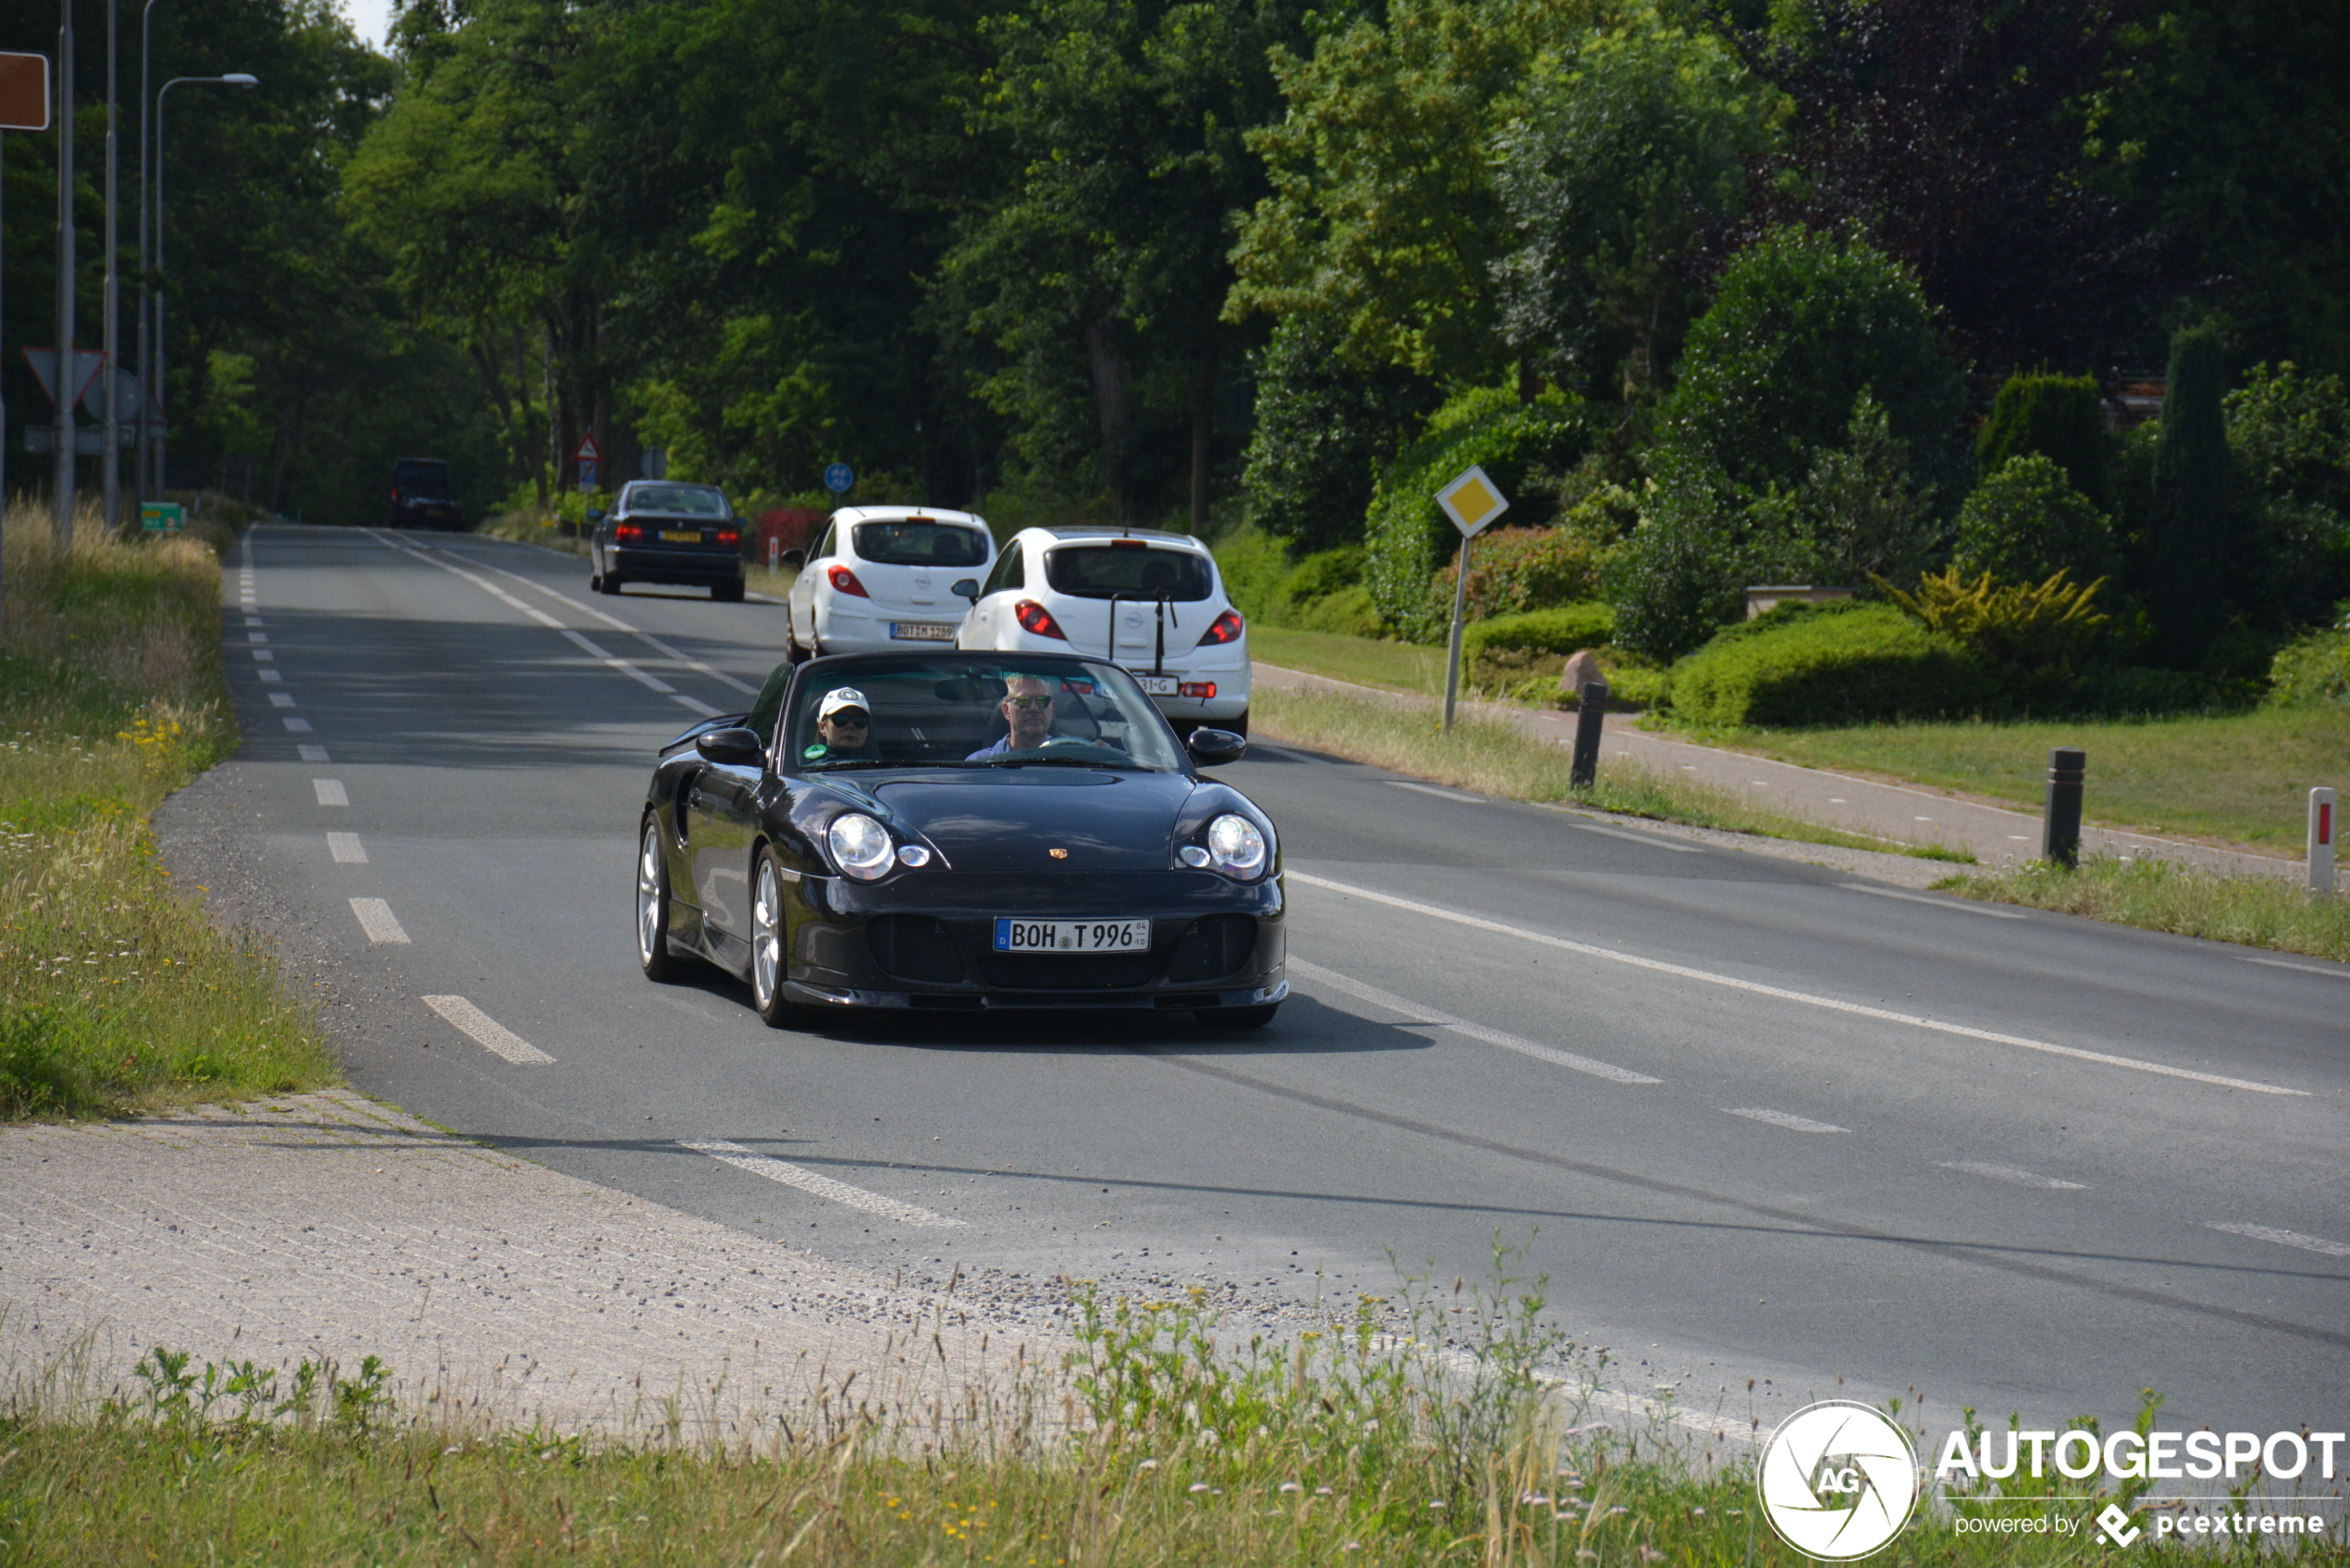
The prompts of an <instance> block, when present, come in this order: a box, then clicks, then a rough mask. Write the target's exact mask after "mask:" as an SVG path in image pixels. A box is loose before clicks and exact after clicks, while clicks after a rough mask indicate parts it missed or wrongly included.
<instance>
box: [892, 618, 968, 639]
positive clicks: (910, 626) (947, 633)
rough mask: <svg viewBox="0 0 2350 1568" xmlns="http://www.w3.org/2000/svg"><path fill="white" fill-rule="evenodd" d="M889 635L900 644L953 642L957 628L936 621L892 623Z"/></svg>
mask: <svg viewBox="0 0 2350 1568" xmlns="http://www.w3.org/2000/svg"><path fill="white" fill-rule="evenodd" d="M889 635H890V636H893V637H896V638H897V639H898V640H899V641H900V642H953V641H954V640H955V626H954V625H953V623H939V622H936V621H892V622H891V623H889Z"/></svg>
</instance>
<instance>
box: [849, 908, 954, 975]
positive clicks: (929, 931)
mask: <svg viewBox="0 0 2350 1568" xmlns="http://www.w3.org/2000/svg"><path fill="white" fill-rule="evenodd" d="M865 940H866V941H867V942H868V943H870V944H871V945H872V950H873V962H874V963H876V964H879V965H880V966H881V967H882V969H883V971H884V973H888V974H893V975H896V976H897V978H898V979H900V980H918V981H926V982H929V983H931V984H933V985H954V984H956V983H958V982H960V981H961V980H962V978H963V956H962V955H961V954H960V953H958V952H957V951H956V950H955V939H954V938H953V937H952V936H950V935H948V934H947V932H946V926H945V925H943V924H941V923H940V922H939V921H937V920H933V919H931V917H930V916H928V915H884V916H882V917H881V918H880V919H879V920H874V921H873V922H872V923H871V924H870V925H868V926H866V928H865Z"/></svg>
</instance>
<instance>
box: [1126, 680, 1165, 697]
mask: <svg viewBox="0 0 2350 1568" xmlns="http://www.w3.org/2000/svg"><path fill="white" fill-rule="evenodd" d="M1134 682H1135V684H1136V685H1139V686H1141V687H1142V688H1143V691H1144V694H1145V695H1147V696H1150V697H1173V696H1174V695H1175V677H1174V676H1172V675H1137V676H1135V677H1134Z"/></svg>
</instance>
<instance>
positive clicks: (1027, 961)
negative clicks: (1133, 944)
mask: <svg viewBox="0 0 2350 1568" xmlns="http://www.w3.org/2000/svg"><path fill="white" fill-rule="evenodd" d="M1157 968H1158V960H1157V959H1156V957H1152V956H1151V955H1150V954H1148V953H997V954H990V955H989V956H988V957H984V958H982V959H981V960H980V961H979V978H980V982H981V983H982V984H983V985H985V986H986V987H987V988H988V989H989V990H990V991H1135V990H1139V989H1141V988H1142V987H1143V986H1145V985H1148V984H1149V983H1150V982H1151V977H1152V975H1153V974H1154V973H1156V970H1157Z"/></svg>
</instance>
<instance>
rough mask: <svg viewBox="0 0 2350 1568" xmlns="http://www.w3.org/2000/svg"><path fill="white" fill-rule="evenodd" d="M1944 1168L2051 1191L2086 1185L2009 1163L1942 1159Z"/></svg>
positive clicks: (2080, 1188) (2081, 1188) (2079, 1189)
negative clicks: (1991, 1163) (1999, 1163)
mask: <svg viewBox="0 0 2350 1568" xmlns="http://www.w3.org/2000/svg"><path fill="white" fill-rule="evenodd" d="M1937 1163H1938V1164H1939V1165H1940V1166H1941V1167H1942V1168H1943V1169H1944V1170H1962V1171H1964V1172H1966V1174H1967V1175H1969V1176H1987V1177H1989V1178H1990V1179H1992V1180H1994V1181H2012V1182H2014V1183H2015V1184H2016V1185H2017V1186H2018V1187H2046V1188H2047V1189H2048V1190H2050V1191H2065V1192H2085V1191H2088V1190H2089V1189H2088V1187H2087V1186H2086V1185H2085V1184H2084V1183H2082V1182H2078V1181H2059V1180H2058V1179H2056V1178H2055V1177H2053V1176H2041V1175H2039V1174H2038V1173H2036V1172H2034V1171H2029V1170H2018V1169H2017V1168H2016V1167H2013V1166H2011V1165H1978V1164H1977V1163H1975V1162H1974V1161H1973V1160H1942V1161H1939V1162H1937Z"/></svg>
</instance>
